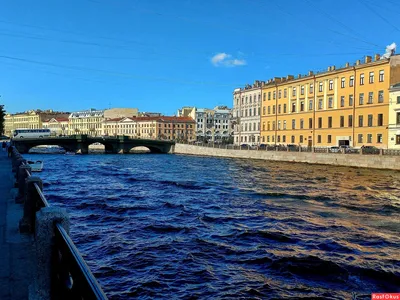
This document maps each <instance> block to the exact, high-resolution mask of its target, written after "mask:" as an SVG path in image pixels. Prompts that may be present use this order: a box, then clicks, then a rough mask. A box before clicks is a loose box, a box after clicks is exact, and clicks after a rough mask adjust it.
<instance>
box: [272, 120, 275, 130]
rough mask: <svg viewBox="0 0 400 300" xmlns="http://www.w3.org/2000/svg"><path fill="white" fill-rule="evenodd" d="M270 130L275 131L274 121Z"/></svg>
mask: <svg viewBox="0 0 400 300" xmlns="http://www.w3.org/2000/svg"><path fill="white" fill-rule="evenodd" d="M272 130H275V121H273V122H272Z"/></svg>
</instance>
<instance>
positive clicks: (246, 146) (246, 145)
mask: <svg viewBox="0 0 400 300" xmlns="http://www.w3.org/2000/svg"><path fill="white" fill-rule="evenodd" d="M240 147H242V148H248V147H249V145H248V144H241V145H240Z"/></svg>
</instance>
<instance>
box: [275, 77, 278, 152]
mask: <svg viewBox="0 0 400 300" xmlns="http://www.w3.org/2000/svg"><path fill="white" fill-rule="evenodd" d="M277 137H278V84H277V83H276V82H275V146H276V139H277ZM275 148H276V147H275Z"/></svg>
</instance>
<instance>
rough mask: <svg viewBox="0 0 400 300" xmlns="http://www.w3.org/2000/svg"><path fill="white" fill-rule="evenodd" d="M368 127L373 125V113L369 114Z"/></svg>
mask: <svg viewBox="0 0 400 300" xmlns="http://www.w3.org/2000/svg"><path fill="white" fill-rule="evenodd" d="M368 127H372V115H368ZM371 139H372V138H371Z"/></svg>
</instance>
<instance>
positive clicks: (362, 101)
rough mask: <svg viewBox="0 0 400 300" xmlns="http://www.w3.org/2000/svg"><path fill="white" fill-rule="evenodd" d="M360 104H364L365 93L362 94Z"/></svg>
mask: <svg viewBox="0 0 400 300" xmlns="http://www.w3.org/2000/svg"><path fill="white" fill-rule="evenodd" d="M359 104H360V105H363V104H364V93H360V102H359Z"/></svg>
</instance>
